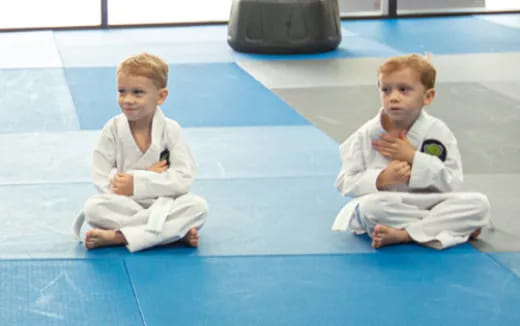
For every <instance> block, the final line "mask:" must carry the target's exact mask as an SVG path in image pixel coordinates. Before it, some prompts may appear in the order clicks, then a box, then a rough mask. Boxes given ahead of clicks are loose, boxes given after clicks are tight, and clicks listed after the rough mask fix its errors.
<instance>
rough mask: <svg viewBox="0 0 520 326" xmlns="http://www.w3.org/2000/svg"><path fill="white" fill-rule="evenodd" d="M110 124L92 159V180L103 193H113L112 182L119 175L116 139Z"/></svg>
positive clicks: (101, 137) (104, 130)
mask: <svg viewBox="0 0 520 326" xmlns="http://www.w3.org/2000/svg"><path fill="white" fill-rule="evenodd" d="M112 129H113V126H112V125H111V124H110V122H109V123H107V124H106V125H105V127H104V128H103V130H102V131H101V136H100V138H99V141H98V143H97V145H96V147H95V149H94V153H93V157H92V180H93V182H94V186H95V187H96V189H97V190H98V191H99V192H101V193H108V192H111V189H110V188H111V187H110V180H111V179H112V178H113V177H114V176H115V175H116V174H117V169H116V146H117V144H116V137H115V134H114V131H113V130H112Z"/></svg>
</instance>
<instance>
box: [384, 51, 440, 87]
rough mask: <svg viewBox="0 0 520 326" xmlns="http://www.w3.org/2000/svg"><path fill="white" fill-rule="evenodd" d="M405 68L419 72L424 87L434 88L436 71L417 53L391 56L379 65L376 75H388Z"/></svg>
mask: <svg viewBox="0 0 520 326" xmlns="http://www.w3.org/2000/svg"><path fill="white" fill-rule="evenodd" d="M406 68H410V69H412V70H413V71H415V72H417V73H418V74H419V79H420V81H421V84H423V85H424V87H425V88H426V89H430V88H434V86H435V76H436V75H437V71H436V70H435V67H434V66H433V65H432V64H431V63H430V61H429V60H428V59H427V58H426V57H423V56H420V55H417V54H409V55H402V56H396V57H391V58H390V59H388V60H386V61H385V62H384V63H383V64H382V65H381V66H379V69H378V70H377V75H378V76H380V75H388V74H391V73H393V72H396V71H399V70H402V69H406Z"/></svg>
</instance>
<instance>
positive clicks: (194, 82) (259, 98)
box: [66, 63, 308, 129]
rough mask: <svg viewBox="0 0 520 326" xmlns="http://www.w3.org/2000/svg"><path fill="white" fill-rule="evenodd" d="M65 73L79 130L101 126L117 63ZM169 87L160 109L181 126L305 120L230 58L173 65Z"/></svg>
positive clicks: (113, 109) (111, 109) (114, 109)
mask: <svg viewBox="0 0 520 326" xmlns="http://www.w3.org/2000/svg"><path fill="white" fill-rule="evenodd" d="M66 76H67V80H68V82H69V85H70V89H71V93H72V96H73V99H74V103H75V105H76V111H77V114H78V117H79V122H80V126H81V129H101V128H102V127H103V125H104V124H105V122H106V121H107V120H108V119H109V118H110V117H112V116H113V115H115V114H117V113H119V107H118V104H117V101H116V96H117V92H116V79H115V68H70V69H66ZM168 88H169V90H170V96H169V98H168V99H167V101H166V103H165V104H164V105H163V110H164V111H165V112H166V114H167V115H171V116H173V117H174V118H175V119H176V120H177V121H179V123H180V124H181V125H182V126H184V127H208V126H211V127H213V126H265V125H306V124H308V122H307V121H306V120H305V119H304V118H302V117H301V116H300V115H299V114H298V113H296V112H295V111H294V110H293V109H292V108H290V107H289V106H288V105H287V104H286V103H285V102H283V101H282V100H281V99H279V98H278V97H277V96H276V95H274V94H273V93H272V92H271V91H269V90H268V89H266V88H265V87H264V86H262V85H261V84H260V83H259V82H258V81H256V80H255V79H254V78H253V77H251V76H250V75H249V74H247V73H246V72H244V71H243V70H242V69H241V68H239V67H238V66H237V65H236V64H234V63H219V64H193V65H173V66H171V67H170V78H169V83H168ZM93 94H94V95H93Z"/></svg>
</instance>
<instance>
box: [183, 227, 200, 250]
mask: <svg viewBox="0 0 520 326" xmlns="http://www.w3.org/2000/svg"><path fill="white" fill-rule="evenodd" d="M182 241H183V242H184V243H185V244H187V245H188V246H190V247H194V248H196V247H198V246H199V233H198V232H197V229H196V228H193V229H191V230H189V231H188V233H187V234H186V235H185V236H184V238H182Z"/></svg>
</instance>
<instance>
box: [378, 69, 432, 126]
mask: <svg viewBox="0 0 520 326" xmlns="http://www.w3.org/2000/svg"><path fill="white" fill-rule="evenodd" d="M379 94H380V97H381V104H382V105H383V112H384V113H385V114H386V115H387V116H388V117H389V118H390V119H391V120H392V121H393V122H395V123H396V124H399V125H403V124H404V125H407V126H410V125H411V124H412V123H413V122H414V121H415V119H417V117H418V116H419V114H420V113H421V110H422V108H423V106H425V105H428V104H430V103H431V102H432V101H433V98H434V96H435V91H434V90H433V89H428V90H427V89H426V88H425V87H424V85H423V84H422V83H421V81H420V79H419V74H418V73H417V72H415V71H413V70H412V69H410V68H405V69H402V70H397V71H394V72H392V73H390V74H386V75H383V74H380V75H379Z"/></svg>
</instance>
